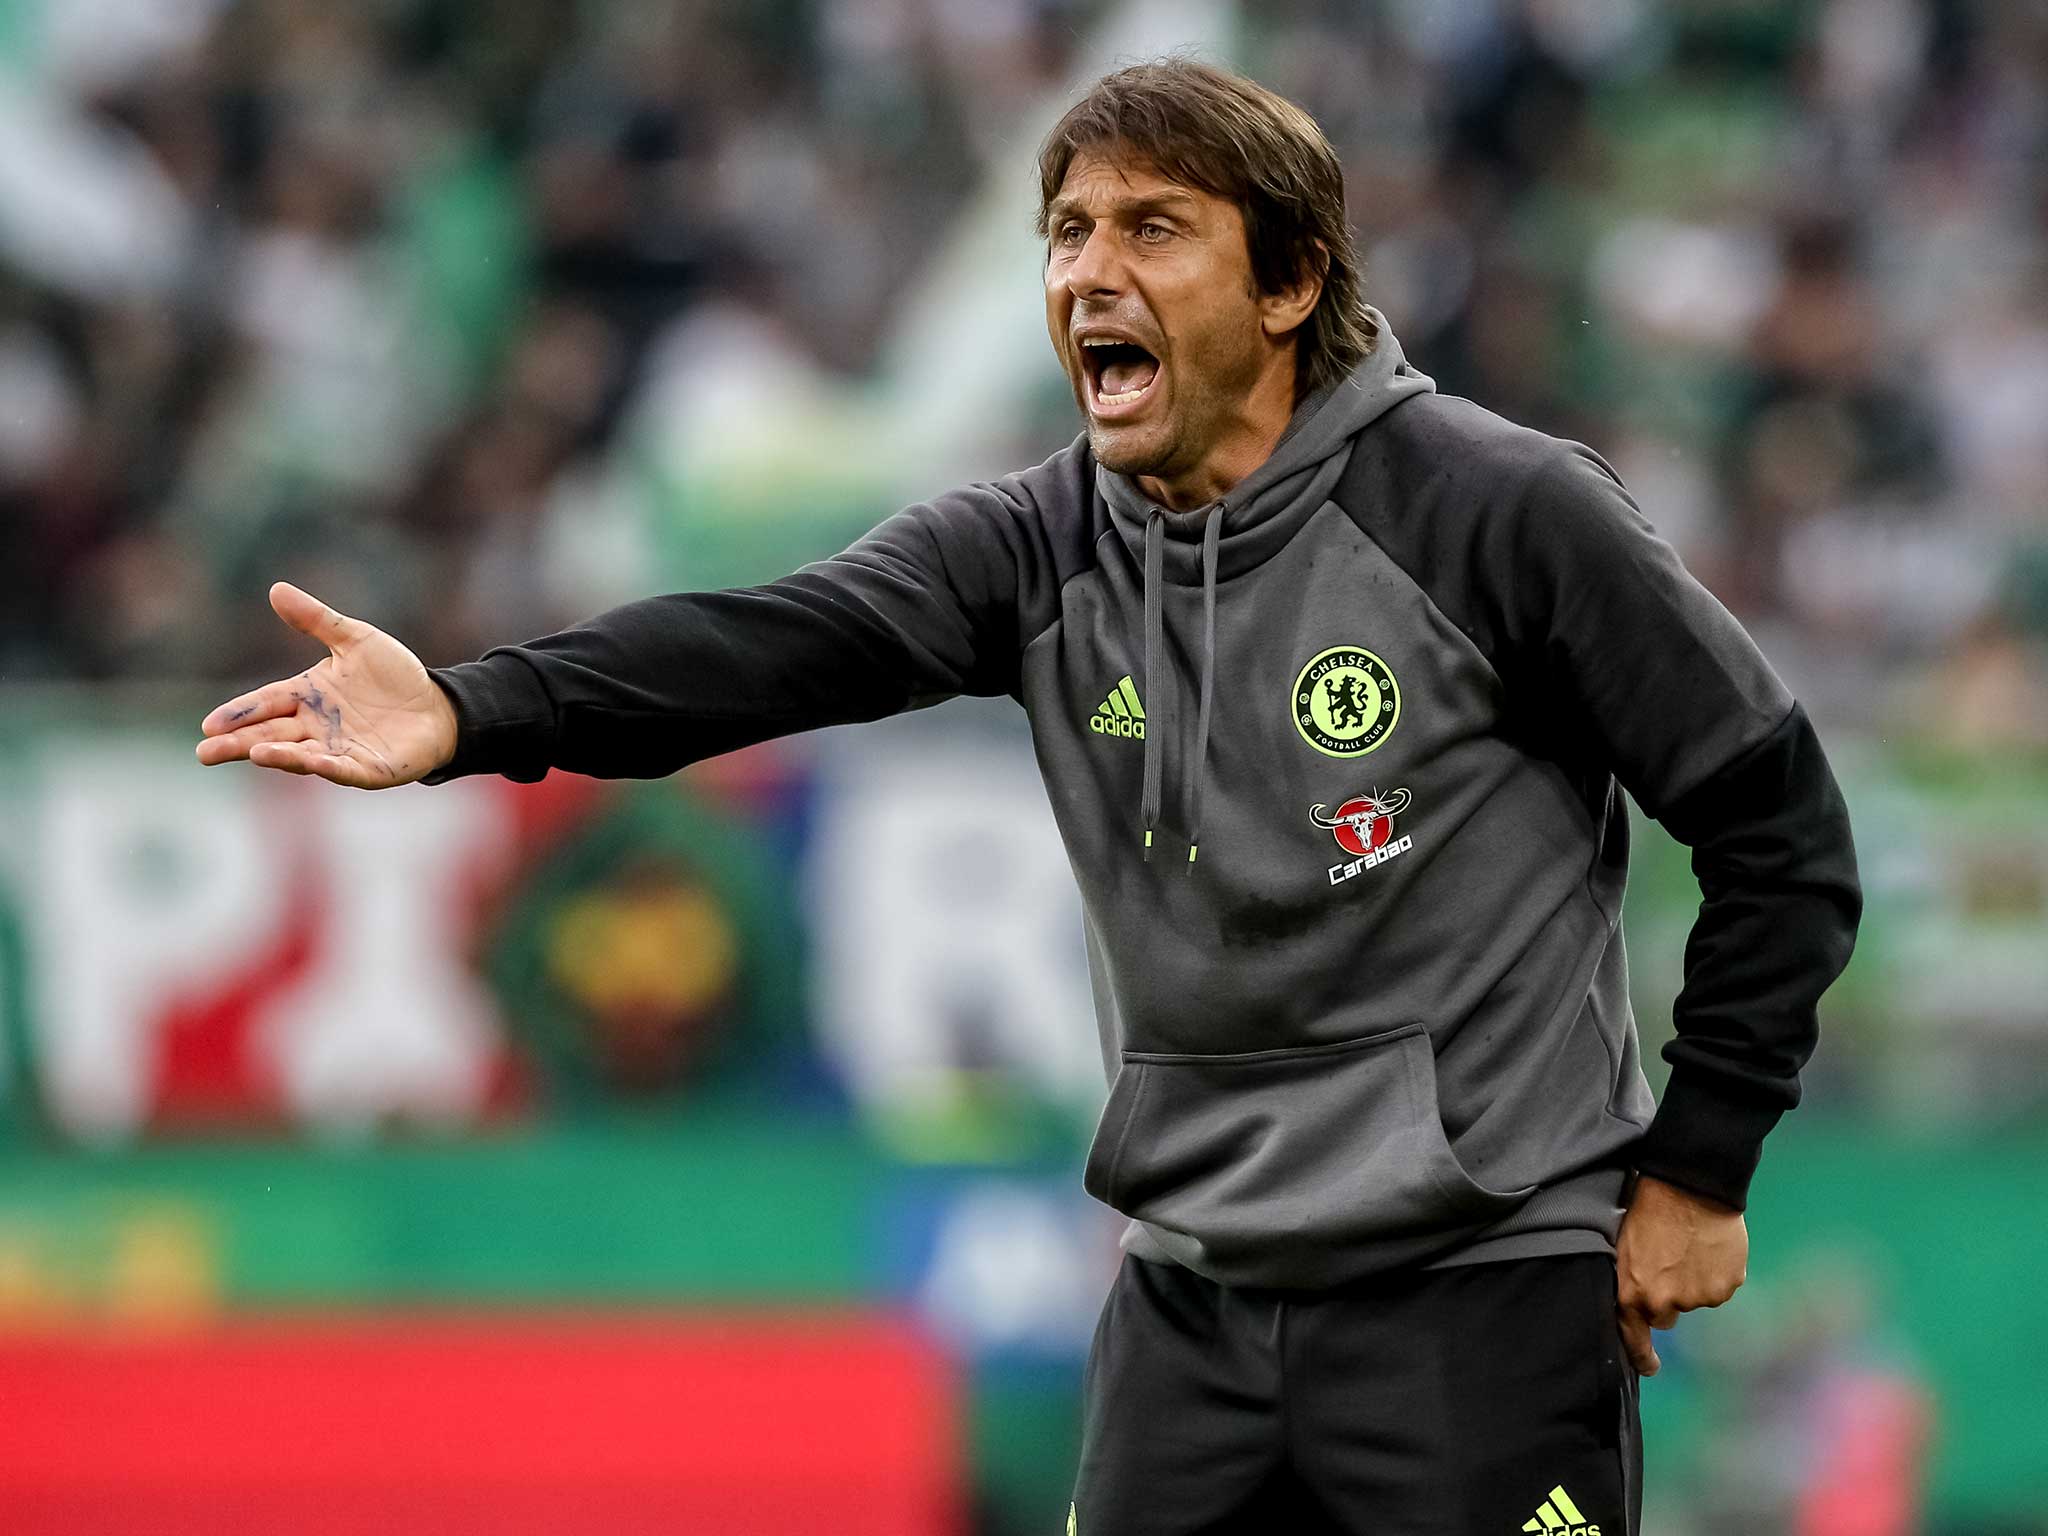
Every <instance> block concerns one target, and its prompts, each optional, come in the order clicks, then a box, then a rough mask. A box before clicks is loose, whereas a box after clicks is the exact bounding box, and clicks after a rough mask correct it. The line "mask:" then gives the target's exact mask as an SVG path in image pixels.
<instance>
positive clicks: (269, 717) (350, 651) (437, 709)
mask: <svg viewBox="0 0 2048 1536" xmlns="http://www.w3.org/2000/svg"><path fill="white" fill-rule="evenodd" d="M270 606H271V607H272V608H274V609H276V610H277V616H278V617H279V618H281V619H283V620H284V621H285V623H287V624H289V625H291V627H292V628H293V629H296V630H298V631H299V632H300V633H301V634H305V635H311V636H312V637H313V638H314V639H315V640H318V641H319V642H320V643H321V644H322V645H324V646H326V647H327V652H328V654H327V658H326V660H324V661H321V662H318V663H316V664H315V665H313V666H311V667H309V668H307V669H306V670H305V671H304V672H301V673H300V674H299V675H298V676H297V677H288V678H286V679H284V680H283V681H282V682H276V683H267V684H265V685H264V686H263V687H261V688H258V689H257V690H256V691H255V692H254V693H245V694H243V695H242V696H241V697H240V698H238V699H230V700H228V702H227V703H225V704H223V705H221V706H220V707H219V708H218V709H216V710H214V712H213V713H212V714H210V715H208V716H207V717H206V718H205V719H204V720H203V721H201V722H200V725H199V729H200V730H201V731H202V732H204V733H205V736H206V739H205V740H204V741H202V742H200V743H199V761H200V762H202V763H205V764H207V765H208V766H209V767H211V766H212V765H213V764H215V763H232V762H238V761H240V760H242V759H244V758H246V759H247V760H248V761H250V762H252V763H254V764H255V765H256V766H257V767H259V768H277V769H281V770H282V771H284V772H285V773H309V774H313V775H315V776H317V777H319V778H323V779H328V780H331V781H332V782H333V783H336V784H347V785H351V786H353V787H354V788H356V789H389V788H391V787H392V786H393V785H395V784H410V783H411V782H412V781H413V780H415V779H419V778H424V777H425V776H426V775H427V774H430V773H432V772H433V771H434V770H435V769H436V768H439V767H441V766H442V765H443V764H445V763H446V762H447V761H448V760H449V759H450V758H452V757H453V756H454V755H455V706H454V705H453V704H451V703H450V702H449V700H448V696H447V695H446V694H445V693H443V692H442V691H441V689H440V686H439V685H438V684H437V683H435V681H434V680H433V679H432V678H431V677H429V676H427V669H426V668H425V667H423V666H421V665H420V659H419V658H418V657H417V656H415V655H413V653H412V652H411V651H409V650H407V649H406V648H405V647H404V646H403V645H400V644H399V643H398V642H397V641H396V640H394V639H392V638H391V636H389V635H387V634H385V633H384V631H382V630H381V629H377V628H374V627H373V626H371V625H369V624H365V623H364V622H363V621H362V620H361V619H351V618H349V617H348V616H347V615H346V614H340V613H336V612H335V611H334V610H333V609H332V608H330V607H328V606H327V605H326V604H325V603H323V602H321V601H320V600H319V599H318V598H316V597H313V596H312V595H310V594H309V593H305V592H301V591H300V590H299V589H298V588H297V587H295V586H293V585H291V584H290V583H289V582H284V581H280V582H278V583H276V584H275V585H274V586H272V587H271V589H270Z"/></svg>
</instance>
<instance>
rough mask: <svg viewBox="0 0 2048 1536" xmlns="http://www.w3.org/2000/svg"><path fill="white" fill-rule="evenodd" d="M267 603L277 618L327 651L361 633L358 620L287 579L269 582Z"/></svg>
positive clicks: (361, 625) (360, 623)
mask: <svg viewBox="0 0 2048 1536" xmlns="http://www.w3.org/2000/svg"><path fill="white" fill-rule="evenodd" d="M270 606H271V607H272V609H274V610H275V611H276V613H277V616H278V617H279V618H280V619H283V620H284V621H285V623H287V624H289V625H291V627H292V628H293V629H296V630H297V631H298V632H299V633H300V634H302V635H310V636H311V637H312V638H313V639H315V640H318V641H319V642H320V643H321V644H322V645H324V646H326V647H327V648H328V649H329V650H330V651H332V650H337V649H339V648H340V647H341V646H343V645H346V644H347V643H348V642H349V641H351V640H354V639H356V638H358V637H359V636H360V635H361V634H362V632H363V623H362V621H361V620H360V619H352V618H350V617H349V616H348V615H347V614H344V613H339V612H337V611H335V610H334V609H332V608H330V607H328V606H327V605H326V604H325V603H323V602H321V601H320V599H319V598H317V597H315V596H313V594H312V593H310V592H303V591H301V590H300V589H299V588H297V587H295V586H293V585H292V584H291V583H290V582H288V581H278V582H273V583H271V587H270Z"/></svg>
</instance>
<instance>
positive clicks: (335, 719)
mask: <svg viewBox="0 0 2048 1536" xmlns="http://www.w3.org/2000/svg"><path fill="white" fill-rule="evenodd" d="M305 705H306V708H308V709H310V710H312V711H313V713H314V714H316V715H318V716H319V717H320V723H321V724H322V725H324V726H326V727H327V750H328V751H330V752H339V751H340V750H341V706H340V705H339V704H330V703H328V702H327V696H326V695H325V694H323V693H322V692H321V691H320V690H319V689H318V688H309V689H307V690H306V695H305Z"/></svg>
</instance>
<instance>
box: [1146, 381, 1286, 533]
mask: <svg viewBox="0 0 2048 1536" xmlns="http://www.w3.org/2000/svg"><path fill="white" fill-rule="evenodd" d="M1294 405H1295V400H1294V353H1293V350H1292V349H1291V348H1290V349H1288V350H1287V351H1286V352H1285V353H1284V354H1283V355H1282V357H1281V359H1280V360H1279V364H1278V365H1275V364H1273V363H1270V362H1269V364H1268V366H1267V367H1266V368H1264V369H1263V370H1262V371H1261V372H1260V375H1259V377H1258V379H1257V381H1256V382H1254V384H1253V385H1252V387H1251V389H1250V390H1249V391H1247V392H1246V394H1245V395H1244V397H1243V398H1242V399H1241V400H1239V401H1238V404H1237V408H1236V409H1235V410H1234V411H1233V412H1231V414H1230V415H1228V416H1226V417H1225V418H1224V420H1223V421H1222V422H1221V423H1220V424H1219V427H1218V430H1217V432H1216V433H1215V435H1214V436H1213V437H1212V438H1211V439H1210V441H1209V445H1208V447H1207V448H1206V449H1205V450H1204V452H1203V454H1202V457H1201V459H1200V460H1199V461H1198V462H1196V463H1195V464H1193V465H1191V466H1190V467H1189V468H1187V469H1185V470H1182V471H1179V472H1178V473H1174V472H1169V473H1166V474H1160V475H1137V476H1134V477H1133V479H1134V481H1135V483H1136V485H1137V487H1138V489H1139V490H1140V491H1142V492H1144V493H1145V495H1146V497H1147V498H1148V499H1150V500H1152V501H1154V502H1157V503H1158V504H1159V505H1160V506H1162V507H1164V508H1166V510H1167V511H1169V512H1193V511H1195V510H1196V509H1197V508H1200V507H1206V506H1208V505H1209V504H1210V503H1211V502H1214V501H1218V500H1220V499H1221V498H1223V497H1225V496H1227V495H1229V494H1230V492H1231V491H1232V490H1233V489H1234V488H1235V487H1236V486H1237V484H1238V482H1239V481H1241V480H1243V479H1244V477H1245V476H1247V475H1249V474H1250V473H1251V472H1252V471H1253V470H1255V469H1257V468H1258V467H1259V466H1260V465H1261V464H1263V463H1265V462H1266V460H1268V459H1270V458H1271V457H1272V456H1273V450H1274V448H1275V447H1277V446H1278V445H1279V442H1280V438H1281V436H1282V435H1283V434H1284V433H1285V432H1286V431H1287V423H1288V422H1289V421H1290V420H1291V419H1292V418H1293V416H1294Z"/></svg>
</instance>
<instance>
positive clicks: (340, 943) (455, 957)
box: [262, 783, 504, 1129]
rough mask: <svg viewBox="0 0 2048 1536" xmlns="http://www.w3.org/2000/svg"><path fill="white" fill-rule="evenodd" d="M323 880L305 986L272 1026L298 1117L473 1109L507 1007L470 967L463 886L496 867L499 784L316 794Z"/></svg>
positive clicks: (331, 1120) (345, 1118)
mask: <svg viewBox="0 0 2048 1536" xmlns="http://www.w3.org/2000/svg"><path fill="white" fill-rule="evenodd" d="M305 809H306V811H307V812H308V813H309V814H310V813H315V812H317V815H316V816H315V824H316V826H315V830H316V832H317V837H316V839H315V842H314V851H315V853H316V857H317V862H318V865H319V878H320V879H322V880H323V881H325V882H326V883H327V886H328V891H329V901H328V912H329V916H328V920H327V923H326V925H325V927H324V929H323V932H322V938H321V944H320V948H319V954H318V958H317V960H316V961H315V964H314V967H313V971H312V974H311V975H310V976H309V977H308V978H307V981H306V984H305V986H304V988H303V989H301V990H298V991H295V992H293V993H292V994H291V995H289V996H281V997H278V998H276V999H273V1000H272V1001H271V1003H270V1005H269V1007H268V1009H267V1010H266V1013H265V1015H264V1017H263V1019H262V1028H263V1033H264V1035H265V1037H266V1038H267V1039H268V1040H269V1041H270V1042H271V1045H272V1049H273V1051H274V1053H275V1056H276V1060H277V1062H278V1067H279V1071H280V1075H281V1077H282V1078H283V1081H284V1086H285V1095H286V1098H287V1100H288V1101H289V1102H290V1104H291V1106H292V1108H293V1110H294V1111H295V1112H296V1114H297V1115H298V1116H299V1117H301V1118H303V1119H305V1120H309V1121H312V1122H314V1123H316V1124H321V1125H326V1126H329V1127H331V1128H337V1129H347V1128H350V1127H355V1126H359V1125H362V1124H366V1123H368V1122H371V1121H374V1120H375V1119H377V1118H378V1117H380V1116H383V1115H386V1114H391V1113H402V1114H408V1115H413V1116H424V1117H427V1118H432V1119H462V1118H466V1117H467V1116H469V1115H470V1114H472V1113H474V1112H475V1110H476V1109H477V1107H478V1106H479V1104H480V1102H481V1099H482V1095H483V1092H484V1089H485V1087H486V1086H487V1081H488V1074H489V1071H490V1067H491V1065H492V1063H493V1061H494V1060H495V1058H496V1056H497V1053H498V1051H499V1049H500V1044H499V1040H500V1037H499V1030H498V1025H497V1018H496V1010H495V1009H494V1007H493V1005H492V1003H491V1000H490V997H489V994H488V992H487V991H486V990H485V989H484V987H483V986H482V984H481V983H480V982H479V981H478V980H477V979H476V978H475V977H474V976H472V975H471V974H470V972H469V970H468V969H467V967H466V965H465V963H464V955H463V939H464V937H465V935H464V934H463V933H462V932H461V931H460V930H459V929H458V927H457V924H458V921H459V920H460V919H461V918H462V917H463V915H464V914H463V913H462V912H461V911H459V910H458V907H457V896H458V879H459V877H460V876H462V875H463V874H464V873H465V872H467V871H469V870H470V869H472V868H473V867H474V866H475V865H476V864H477V862H478V860H479V859H482V858H488V859H491V860H493V862H495V861H496V859H497V858H498V857H500V854H499V853H498V852H496V851H495V850H500V849H502V846H503V838H502V836H501V835H500V834H501V833H502V832H503V831H504V816H503V812H502V811H501V809H500V803H499V797H498V796H497V795H496V794H495V793H494V790H493V786H491V785H488V784H483V783H458V784H451V785H447V786H445V787H442V788H436V789H420V788H416V787H407V788H404V789H393V790H384V791H380V792H379V793H377V794H373V795H365V794H357V793H353V792H350V791H346V790H336V789H333V788H332V787H331V786H328V785H320V786H318V787H316V788H311V789H310V792H309V793H308V795H307V797H306V801H305Z"/></svg>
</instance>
